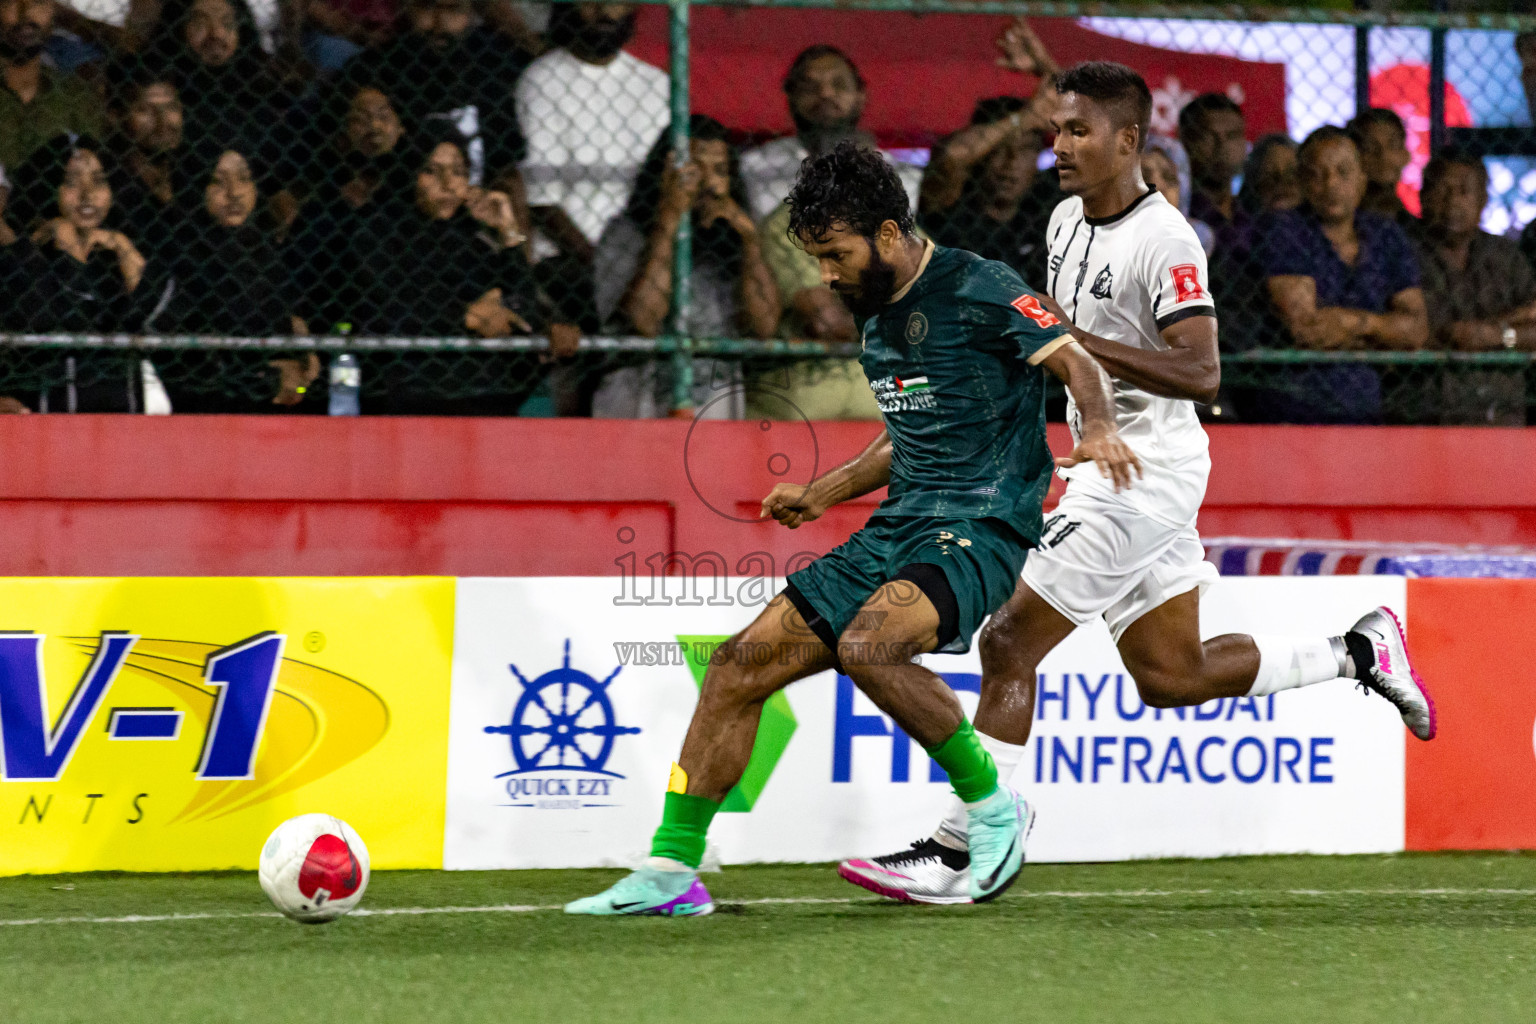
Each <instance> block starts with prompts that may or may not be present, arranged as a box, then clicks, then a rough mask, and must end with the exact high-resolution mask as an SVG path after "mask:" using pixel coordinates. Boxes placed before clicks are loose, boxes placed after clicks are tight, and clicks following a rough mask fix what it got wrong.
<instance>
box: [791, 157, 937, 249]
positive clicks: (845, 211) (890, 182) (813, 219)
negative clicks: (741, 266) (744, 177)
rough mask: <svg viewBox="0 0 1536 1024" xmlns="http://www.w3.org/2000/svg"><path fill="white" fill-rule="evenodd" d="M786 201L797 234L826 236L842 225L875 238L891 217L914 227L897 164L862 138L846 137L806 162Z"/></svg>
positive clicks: (817, 238) (906, 228)
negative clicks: (846, 138)
mask: <svg viewBox="0 0 1536 1024" xmlns="http://www.w3.org/2000/svg"><path fill="white" fill-rule="evenodd" d="M785 202H787V203H788V204H789V234H790V237H791V238H793V237H796V236H799V237H801V238H807V239H810V240H811V241H814V242H824V241H826V240H827V237H828V235H829V234H830V233H831V231H832V229H833V228H835V227H839V226H841V227H845V228H847V229H848V230H850V231H854V232H857V233H858V234H860V235H863V236H864V237H865V238H873V237H874V236H875V234H876V233H877V232H878V231H879V230H880V225H881V224H884V223H885V222H886V221H888V220H892V221H895V222H896V226H897V227H898V228H900V229H901V232H902V233H903V234H911V233H912V227H913V225H912V204H911V201H910V200H908V198H907V190H906V188H905V186H903V185H902V183H901V178H900V177H899V176H898V175H897V174H896V169H895V168H894V167H892V166H891V165H890V162H889V161H887V160H886V159H885V157H883V156H881V155H880V154H879V153H877V152H875V151H874V150H872V149H869V148H868V147H866V146H861V145H859V144H858V143H856V142H841V143H839V144H838V146H837V148H836V149H834V150H832V152H830V153H823V154H822V155H821V156H818V157H816V158H815V159H813V160H807V161H806V162H805V163H803V164H801V165H800V175H799V177H797V178H796V179H795V187H794V188H793V189H791V190H790V192H789V198H788V199H786V200H785Z"/></svg>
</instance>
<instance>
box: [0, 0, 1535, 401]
mask: <svg viewBox="0 0 1536 1024" xmlns="http://www.w3.org/2000/svg"><path fill="white" fill-rule="evenodd" d="M1021 14H1027V15H1028V16H1029V20H1028V21H1027V22H1022V21H1018V20H1016V19H1017V16H1018V15H1021ZM1531 30H1536V19H1532V18H1518V17H1513V16H1507V15H1502V14H1487V15H1465V14H1456V15H1448V14H1433V13H1417V14H1413V13H1371V12H1365V13H1357V12H1342V11H1329V10H1294V9H1279V8H1258V7H1254V8H1235V7H1228V8H1221V9H1220V10H1215V9H1211V10H1202V9H1196V8H1180V9H1177V10H1174V9H1165V8H1159V7H1152V6H1126V7H1114V6H1106V5H1097V4H1096V5H1092V6H1091V8H1090V7H1082V8H1079V7H1077V6H1075V5H1070V4H1014V3H988V2H964V0H952V2H947V3H946V2H937V0H935V2H902V0H888V2H881V0H870V2H858V3H849V2H836V3H834V2H833V0H791V2H786V3H753V4H749V5H732V6H717V5H710V4H689V3H687V2H683V0H679V2H675V3H671V4H668V5H660V4H648V5H638V6H626V5H598V4H572V3H556V4H528V3H512V2H510V0H304V2H300V0H260V2H254V3H247V2H246V0H164V2H157V3H150V2H148V0H67V2H66V0H58V2H57V3H56V4H55V3H54V2H52V0H0V37H3V38H0V43H3V44H4V45H3V46H0V61H4V62H6V63H7V65H8V75H7V79H6V81H7V82H8V83H10V84H9V86H8V87H6V88H4V89H0V167H3V171H0V195H3V196H4V199H3V200H0V202H3V206H0V225H3V226H0V336H3V344H0V396H4V397H3V399H0V404H3V405H4V406H5V407H7V408H10V409H13V410H18V409H20V408H27V409H31V410H35V411H50V412H58V411H122V412H165V411H175V412H252V413H254V412H270V413H282V414H307V413H319V414H323V413H325V412H326V411H327V410H328V409H329V408H330V407H331V405H332V402H331V399H332V397H334V396H332V395H331V394H330V393H329V391H330V388H329V383H328V382H329V380H330V379H331V377H332V373H331V372H330V371H331V370H333V369H342V370H344V371H346V372H342V373H339V374H337V375H336V379H337V380H338V382H340V384H341V385H342V387H339V388H338V395H339V394H340V392H341V391H342V390H347V387H346V386H347V385H350V384H351V382H353V381H354V380H355V381H357V382H358V383H360V400H361V401H360V404H361V410H362V411H363V412H364V413H415V414H477V415H514V414H518V413H519V412H521V413H522V414H524V415H530V414H534V415H536V414H544V415H549V414H554V415H600V416H656V415H667V414H668V413H669V412H678V411H687V410H691V411H692V413H693V414H699V415H709V416H723V417H741V416H752V417H759V416H761V417H791V416H793V417H798V416H805V417H808V418H813V419H815V418H870V419H873V418H876V417H877V416H878V411H877V409H876V407H875V404H874V401H873V398H872V396H871V394H870V392H869V389H868V386H867V385H866V384H865V382H864V378H863V374H862V371H861V370H860V369H859V367H858V365H857V362H856V356H857V336H856V330H855V328H854V325H853V320H852V317H851V315H850V314H849V313H848V311H847V310H846V308H845V307H844V306H843V305H842V303H841V301H840V300H839V299H837V298H836V296H835V295H833V293H832V292H831V291H830V290H828V289H827V288H825V287H824V286H822V285H821V283H820V280H819V275H818V272H817V269H816V266H815V263H814V261H812V260H811V259H810V258H809V257H807V256H806V255H805V254H804V253H803V252H801V251H800V250H798V249H797V248H796V247H795V245H794V244H793V243H792V241H791V240H790V239H789V238H788V237H787V236H786V234H785V224H786V221H787V217H786V211H785V210H784V208H783V206H782V200H783V197H784V195H785V194H786V193H787V191H788V188H789V186H790V184H791V182H792V181H793V178H794V174H795V171H796V169H797V168H798V166H799V163H800V161H801V160H802V159H804V158H805V157H806V156H807V155H810V154H813V153H816V152H820V151H823V150H825V149H827V148H829V147H830V146H832V145H835V144H836V143H837V142H839V141H842V140H844V139H847V138H856V139H861V140H863V141H865V142H866V143H867V144H869V145H871V146H875V147H878V148H880V149H881V150H882V151H884V152H885V153H886V154H887V155H888V156H889V158H890V159H891V161H892V162H893V164H894V165H895V166H896V168H897V170H898V172H899V174H900V176H901V178H902V180H903V182H904V183H905V184H906V185H907V187H908V191H909V193H910V194H911V197H912V201H913V203H914V207H915V209H916V210H917V212H918V224H919V226H920V228H921V229H922V230H923V231H924V232H925V233H926V234H927V235H928V236H929V237H931V238H933V239H934V240H935V241H937V242H939V243H941V244H945V245H955V246H959V247H962V248H967V249H971V250H974V251H976V252H979V253H981V254H982V255H985V256H988V257H990V258H993V259H1000V260H1003V261H1004V262H1007V263H1009V264H1011V265H1012V266H1014V267H1015V268H1016V269H1017V270H1018V271H1019V273H1020V274H1021V275H1022V276H1023V277H1024V278H1025V279H1026V280H1027V281H1029V283H1030V284H1032V285H1034V286H1035V287H1037V288H1041V289H1042V290H1043V289H1044V287H1045V285H1046V280H1045V271H1046V266H1047V262H1046V261H1047V240H1046V237H1045V236H1046V225H1047V223H1048V221H1049V217H1050V213H1051V210H1052V209H1053V208H1054V206H1055V205H1056V203H1057V202H1059V201H1060V199H1061V198H1062V193H1061V191H1060V189H1059V188H1058V186H1057V183H1056V179H1055V175H1054V172H1053V171H1052V169H1051V163H1052V156H1051V150H1050V146H1049V138H1050V130H1049V116H1050V98H1051V90H1050V88H1049V84H1048V83H1049V76H1050V73H1051V72H1052V71H1053V70H1054V69H1055V68H1057V67H1065V66H1068V65H1070V64H1073V63H1075V62H1077V61H1080V60H1085V59H1112V60H1119V61H1121V62H1123V63H1126V64H1129V65H1130V66H1132V67H1134V68H1136V69H1137V70H1138V71H1140V72H1141V73H1142V74H1143V76H1144V77H1145V78H1146V79H1147V81H1148V84H1149V85H1150V87H1151V89H1152V92H1153V99H1154V106H1153V138H1152V139H1151V140H1150V145H1149V146H1148V149H1147V152H1146V154H1145V155H1144V158H1143V171H1144V174H1145V176H1146V178H1147V180H1148V182H1149V183H1150V184H1152V185H1153V186H1154V187H1156V188H1158V189H1160V190H1161V191H1163V193H1164V194H1165V195H1166V196H1167V198H1168V199H1169V200H1170V201H1173V202H1175V203H1176V204H1177V205H1178V206H1179V208H1180V209H1181V210H1182V211H1184V212H1185V214H1186V216H1187V217H1188V218H1189V219H1190V221H1191V223H1192V225H1193V227H1194V230H1195V232H1196V234H1197V235H1198V237H1199V238H1200V239H1201V242H1202V244H1203V245H1204V246H1205V248H1206V250H1207V253H1208V260H1209V264H1210V275H1211V285H1212V290H1213V292H1214V293H1215V296H1216V299H1217V303H1218V310H1219V313H1220V317H1219V319H1220V333H1221V344H1222V349H1223V360H1224V380H1225V387H1224V389H1223V393H1222V395H1221V397H1220V399H1219V400H1218V401H1217V402H1216V403H1214V404H1213V405H1212V406H1210V407H1209V409H1208V410H1207V415H1208V417H1209V418H1212V419H1217V420H1235V421H1241V422H1313V423H1315V422H1340V423H1352V422H1358V423H1404V424H1454V423H1480V424H1500V425H1516V424H1519V425H1523V424H1525V423H1527V422H1528V421H1529V419H1530V416H1531V415H1532V406H1533V405H1536V375H1533V373H1532V371H1531V361H1530V360H1531V356H1530V353H1531V352H1532V351H1533V350H1536V277H1533V274H1532V269H1531V264H1530V262H1529V257H1533V256H1536V233H1533V232H1528V231H1525V230H1524V228H1525V226H1526V225H1527V224H1528V223H1530V222H1532V221H1533V220H1536V130H1533V129H1532V127H1531V124H1532V106H1533V104H1532V102H1531V98H1532V97H1533V96H1536V35H1531V36H1527V35H1522V34H1521V33H1522V32H1524V31H1531ZM1327 126H1337V127H1340V128H1346V129H1347V134H1345V133H1342V132H1339V133H1330V132H1329V131H1328V128H1327ZM1319 129H1322V134H1321V135H1317V136H1314V137H1313V140H1312V142H1311V143H1309V144H1308V145H1307V146H1305V147H1299V145H1298V144H1299V143H1301V142H1302V141H1303V140H1305V139H1307V138H1308V137H1309V136H1313V133H1314V132H1317V131H1318V130H1319ZM684 157H685V158H684ZM1298 158H1300V159H1298ZM1432 158H1433V159H1432ZM1357 209H1358V210H1359V211H1362V212H1361V213H1360V215H1359V216H1356V210H1357ZM342 353H348V354H350V356H351V357H352V358H353V359H355V361H356V364H357V370H356V373H355V374H353V373H352V372H351V368H350V367H349V366H346V365H345V364H344V363H343V362H342V361H341V354H342ZM1058 400H1059V399H1058ZM342 405H343V407H344V406H345V405H346V403H345V402H343V403H342Z"/></svg>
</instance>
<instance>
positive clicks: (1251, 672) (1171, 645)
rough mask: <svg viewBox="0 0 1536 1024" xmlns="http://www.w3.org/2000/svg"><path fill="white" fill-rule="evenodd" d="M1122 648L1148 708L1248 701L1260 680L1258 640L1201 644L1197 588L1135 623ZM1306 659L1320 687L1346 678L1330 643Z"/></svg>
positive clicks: (1309, 650)
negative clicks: (1223, 700)
mask: <svg viewBox="0 0 1536 1024" xmlns="http://www.w3.org/2000/svg"><path fill="white" fill-rule="evenodd" d="M1119 649H1120V660H1121V661H1123V662H1125V667H1126V669H1127V670H1128V671H1129V672H1130V673H1131V677H1132V678H1133V679H1135V680H1136V691H1137V692H1138V693H1139V694H1141V700H1142V703H1144V704H1146V705H1147V706H1148V707H1154V708H1179V707H1189V706H1192V705H1195V704H1204V703H1205V702H1206V701H1208V700H1219V699H1220V698H1222V697H1246V696H1248V694H1249V691H1251V690H1252V689H1253V685H1254V681H1255V680H1256V679H1257V678H1258V675H1259V667H1260V666H1259V662H1260V656H1259V647H1258V644H1257V643H1255V642H1254V639H1253V637H1251V636H1244V635H1242V634H1239V633H1228V634H1225V635H1223V636H1218V637H1213V638H1212V639H1210V640H1207V641H1205V642H1204V643H1201V642H1200V591H1199V590H1198V589H1195V590H1190V591H1188V592H1187V593H1183V594H1180V595H1179V596H1177V597H1174V598H1171V599H1170V600H1168V601H1165V602H1163V603H1162V604H1161V605H1159V606H1158V607H1156V608H1154V609H1152V610H1151V611H1149V612H1147V614H1145V615H1143V616H1142V617H1141V618H1139V619H1137V620H1136V621H1135V622H1133V623H1131V625H1130V626H1129V627H1128V628H1127V629H1126V631H1125V633H1124V634H1122V635H1121V637H1120V643H1119ZM1304 657H1307V658H1310V659H1312V660H1313V661H1314V662H1315V665H1311V666H1309V667H1310V668H1311V671H1310V672H1309V673H1307V675H1308V676H1309V677H1310V676H1316V675H1322V676H1323V678H1321V679H1318V680H1317V681H1318V682H1323V681H1325V680H1327V679H1336V678H1338V676H1339V675H1340V674H1341V673H1340V671H1339V669H1340V668H1341V666H1340V665H1339V664H1338V661H1337V659H1336V658H1335V657H1334V651H1333V645H1332V644H1331V643H1330V641H1328V640H1326V639H1325V640H1319V641H1315V642H1313V643H1310V644H1306V645H1305V646H1304Z"/></svg>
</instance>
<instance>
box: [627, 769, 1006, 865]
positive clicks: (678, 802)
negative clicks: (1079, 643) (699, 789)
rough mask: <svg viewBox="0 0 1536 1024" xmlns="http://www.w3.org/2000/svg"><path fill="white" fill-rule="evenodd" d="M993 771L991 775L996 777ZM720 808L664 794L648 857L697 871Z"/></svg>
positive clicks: (699, 799) (696, 799) (706, 801)
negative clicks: (674, 862) (712, 822)
mask: <svg viewBox="0 0 1536 1024" xmlns="http://www.w3.org/2000/svg"><path fill="white" fill-rule="evenodd" d="M996 774H997V773H996V772H993V775H996ZM719 809H720V805H719V804H717V803H715V802H714V801H713V800H710V799H707V798H705V797H702V796H689V795H688V794H687V793H668V794H667V801H666V804H665V805H664V806H663V807H662V811H661V826H660V827H659V828H657V829H656V836H655V838H653V839H652V840H651V856H652V857H667V858H669V859H671V860H676V861H681V862H682V863H684V864H687V865H688V866H689V867H691V868H697V867H698V866H699V864H700V863H701V862H703V860H704V837H705V836H706V835H707V834H708V833H709V823H710V822H711V821H713V820H714V817H715V812H716V811H718V810H719Z"/></svg>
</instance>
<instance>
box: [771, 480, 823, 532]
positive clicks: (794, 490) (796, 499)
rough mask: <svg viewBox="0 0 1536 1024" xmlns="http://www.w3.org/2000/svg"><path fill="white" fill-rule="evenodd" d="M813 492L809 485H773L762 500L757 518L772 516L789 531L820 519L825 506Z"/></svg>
mask: <svg viewBox="0 0 1536 1024" xmlns="http://www.w3.org/2000/svg"><path fill="white" fill-rule="evenodd" d="M814 490H815V488H814V487H813V486H812V485H811V484H774V485H773V490H771V491H769V492H768V497H766V498H764V499H763V510H762V512H761V513H760V514H759V515H758V518H759V519H766V518H768V517H769V516H772V517H773V518H774V519H776V520H778V521H779V522H780V523H782V524H783V525H785V526H787V527H789V528H790V529H791V530H793V529H795V528H796V527H798V526H799V525H800V524H801V523H808V522H810V521H811V520H813V519H820V518H821V514H822V513H823V512H825V511H826V510H827V505H826V503H825V502H822V501H820V500H818V499H817V498H816V496H815V495H814V494H813V493H812V492H813V491H814Z"/></svg>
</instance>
